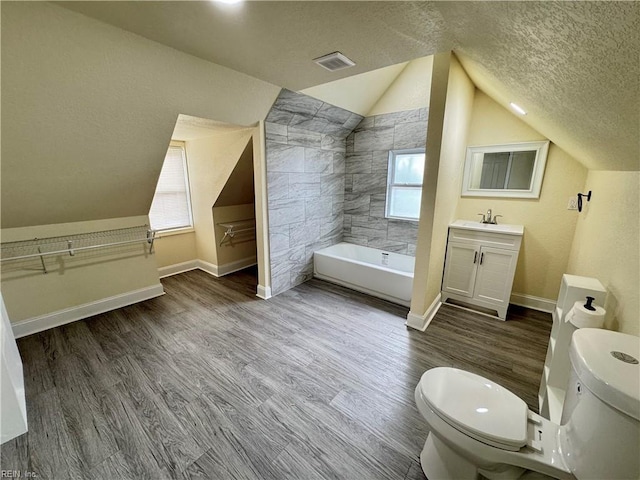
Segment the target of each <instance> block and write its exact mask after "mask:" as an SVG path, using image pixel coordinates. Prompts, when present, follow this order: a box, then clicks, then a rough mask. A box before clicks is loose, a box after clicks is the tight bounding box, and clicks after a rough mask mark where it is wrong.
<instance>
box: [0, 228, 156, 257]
mask: <svg viewBox="0 0 640 480" xmlns="http://www.w3.org/2000/svg"><path fill="white" fill-rule="evenodd" d="M154 238H155V232H153V233H151V234H150V235H149V236H148V237H147V238H144V239H142V238H139V239H137V240H125V241H123V242H113V243H104V244H102V245H89V246H87V247H70V248H66V249H64V250H56V251H54V252H43V253H31V254H29V255H20V256H18V257H9V258H2V259H0V261H2V262H8V261H10V260H22V259H25V258H35V257H41V258H42V257H45V256H48V255H60V254H63V253H68V254H69V255H71V256H73V255H74V254H75V252H78V251H80V250H91V249H94V248H104V247H112V246H116V245H127V244H131V243H140V242H146V243H148V244H150V245H151V247H150V248H149V253H152V252H153V240H154Z"/></svg>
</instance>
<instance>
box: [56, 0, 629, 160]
mask: <svg viewBox="0 0 640 480" xmlns="http://www.w3.org/2000/svg"><path fill="white" fill-rule="evenodd" d="M61 4H62V5H63V6H65V7H66V8H69V9H72V10H75V11H78V12H81V13H84V14H86V15H89V16H91V17H94V18H97V19H99V20H102V21H105V22H107V23H111V24H113V25H116V26H118V27H120V28H123V29H125V30H129V31H132V32H134V33H137V34H139V35H142V36H144V37H147V38H150V39H152V40H155V41H158V42H160V43H163V44H165V45H169V46H171V47H173V48H176V49H178V50H182V51H184V52H187V53H190V54H192V55H195V56H198V57H201V58H204V59H207V60H210V61H212V62H215V63H217V64H221V65H224V66H227V67H229V68H232V69H234V70H238V71H241V72H244V73H246V74H249V75H252V76H254V77H257V78H260V79H262V80H265V81H268V82H270V83H274V84H276V85H280V86H282V87H286V88H289V89H291V90H300V89H304V88H308V87H311V86H316V85H320V84H324V83H327V82H331V81H334V80H337V79H339V78H343V77H346V76H351V75H355V74H359V73H363V72H367V71H371V70H374V69H377V68H381V67H385V66H389V65H393V64H396V63H400V62H405V61H409V60H412V59H414V58H418V57H422V56H426V55H431V54H433V53H436V52H442V51H447V50H450V49H453V50H454V51H455V52H456V54H457V55H458V57H459V58H460V60H461V63H462V65H463V66H464V68H465V69H466V70H467V72H468V73H469V75H470V76H471V78H472V80H473V81H474V83H475V84H476V85H477V86H478V87H479V88H481V89H482V90H484V91H485V92H486V93H487V94H489V95H490V96H491V97H493V98H494V99H495V100H497V101H498V102H499V103H501V104H502V105H505V106H506V105H508V103H509V101H515V102H516V103H519V104H521V105H522V106H523V107H525V109H526V110H527V111H528V112H529V114H528V115H527V116H525V117H523V120H524V121H525V122H527V123H528V124H529V125H531V126H532V127H534V128H535V129H537V130H538V131H540V132H541V133H542V134H544V135H545V136H547V137H548V138H549V139H551V140H552V141H553V142H554V143H556V144H557V145H559V146H560V147H561V148H563V149H565V150H566V151H567V152H569V153H570V154H571V155H573V156H574V157H575V158H576V159H577V160H579V161H581V162H582V163H583V164H585V165H586V166H587V167H588V168H591V169H602V170H638V169H639V168H640V140H639V137H640V120H639V116H640V101H639V97H640V92H639V76H640V68H639V64H640V53H639V52H640V33H639V32H640V20H639V18H640V3H639V2H535V1H526V2H395V1H391V2H341V1H333V2H304V1H290V2H289V1H288V2H247V3H244V4H242V5H240V6H236V8H228V7H229V6H225V5H219V4H214V3H211V2H179V1H178V2H153V1H148V2H126V1H125V2H93V1H90V2H62V3H61ZM335 50H339V51H341V52H342V53H344V54H346V55H347V56H349V57H350V58H351V59H353V60H354V61H355V62H356V63H357V66H356V67H354V68H351V69H346V70H342V71H340V72H335V73H331V72H328V71H325V70H323V69H322V68H320V67H318V66H316V65H315V64H313V63H312V62H311V59H312V58H315V57H318V56H320V55H323V54H325V53H329V52H332V51H335Z"/></svg>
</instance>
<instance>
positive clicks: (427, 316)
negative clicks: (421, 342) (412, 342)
mask: <svg viewBox="0 0 640 480" xmlns="http://www.w3.org/2000/svg"><path fill="white" fill-rule="evenodd" d="M441 298H442V295H441V294H440V293H438V296H437V297H436V298H435V300H434V301H433V303H431V305H429V308H427V311H426V312H424V314H423V315H417V314H415V313H413V312H411V311H410V312H409V314H408V315H407V321H406V323H405V325H406V326H407V327H409V328H413V329H415V330H420V331H421V332H424V331H425V330H426V329H427V327H428V326H429V324H430V323H431V321H432V320H433V317H435V316H436V313H438V310H439V309H440V305H442V302H441V301H440V299H441Z"/></svg>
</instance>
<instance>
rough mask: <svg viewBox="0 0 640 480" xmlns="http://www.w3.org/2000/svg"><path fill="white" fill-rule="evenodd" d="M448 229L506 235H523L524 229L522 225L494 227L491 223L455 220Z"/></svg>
mask: <svg viewBox="0 0 640 480" xmlns="http://www.w3.org/2000/svg"><path fill="white" fill-rule="evenodd" d="M449 226H450V227H456V228H464V229H467V230H476V231H478V232H494V233H504V234H507V235H522V234H523V233H524V227H523V226H522V225H509V224H506V223H505V224H502V225H494V224H492V223H480V222H477V221H475V222H474V221H472V220H456V221H455V222H453V223H452V224H451V225H449Z"/></svg>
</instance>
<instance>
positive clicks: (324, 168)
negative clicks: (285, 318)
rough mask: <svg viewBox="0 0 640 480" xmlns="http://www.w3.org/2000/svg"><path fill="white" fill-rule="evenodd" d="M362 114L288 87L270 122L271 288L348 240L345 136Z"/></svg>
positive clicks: (305, 276)
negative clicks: (317, 254) (345, 231)
mask: <svg viewBox="0 0 640 480" xmlns="http://www.w3.org/2000/svg"><path fill="white" fill-rule="evenodd" d="M361 120H362V116H360V115H356V114H355V113H351V112H349V111H347V110H343V109H341V108H338V107H334V106H333V105H330V104H328V103H324V102H322V101H321V100H317V99H315V98H312V97H309V96H307V95H302V94H299V93H294V92H290V91H288V90H283V91H282V92H281V93H280V95H279V96H278V98H277V100H276V102H275V104H274V105H273V108H272V109H271V111H270V112H269V115H268V116H267V119H266V123H265V130H266V159H267V197H268V208H269V240H270V252H271V289H272V294H273V295H277V294H278V293H282V292H284V291H285V290H288V289H289V288H291V287H293V286H295V285H298V284H300V283H302V282H305V281H306V280H309V279H310V278H311V277H312V276H313V252H314V251H315V250H317V249H319V248H323V247H327V246H330V245H333V244H335V243H338V242H340V241H341V240H342V226H343V203H344V190H345V183H344V180H345V176H344V168H345V139H346V137H347V135H349V133H351V131H352V130H353V128H354V127H355V126H356V125H358V124H359V123H360V121H361Z"/></svg>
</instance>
